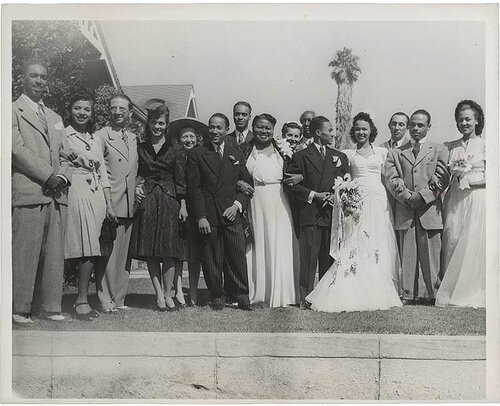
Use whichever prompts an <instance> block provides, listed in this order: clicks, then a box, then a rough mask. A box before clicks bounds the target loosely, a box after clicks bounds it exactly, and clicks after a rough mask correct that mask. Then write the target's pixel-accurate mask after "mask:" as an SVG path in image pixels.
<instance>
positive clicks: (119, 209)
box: [94, 126, 138, 218]
mask: <svg viewBox="0 0 500 406" xmlns="http://www.w3.org/2000/svg"><path fill="white" fill-rule="evenodd" d="M125 134H126V135H127V140H128V148H127V146H126V145H125V142H124V141H123V139H122V137H121V135H120V133H118V132H116V131H113V130H112V128H111V127H109V126H108V127H104V128H101V129H100V130H99V131H96V132H95V133H94V136H97V137H99V138H100V139H101V141H102V142H101V145H102V149H103V151H102V154H103V156H104V163H105V165H106V170H107V173H108V179H109V185H110V187H111V199H112V200H113V207H114V209H115V212H116V215H117V216H118V217H124V218H127V217H128V218H130V217H133V215H134V201H135V186H136V184H137V169H138V158H137V137H136V135H135V134H133V133H131V132H129V131H126V132H125Z"/></svg>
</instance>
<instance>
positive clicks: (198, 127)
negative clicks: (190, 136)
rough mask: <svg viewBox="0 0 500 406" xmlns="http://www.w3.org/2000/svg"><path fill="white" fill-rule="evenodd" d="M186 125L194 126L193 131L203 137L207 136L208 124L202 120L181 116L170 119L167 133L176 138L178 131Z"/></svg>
mask: <svg viewBox="0 0 500 406" xmlns="http://www.w3.org/2000/svg"><path fill="white" fill-rule="evenodd" d="M186 127H192V128H194V129H195V131H197V132H199V133H201V135H203V138H205V137H208V126H207V125H206V124H205V123H204V122H202V121H200V120H198V119H197V118H193V117H181V118H177V119H175V120H172V121H171V122H170V124H169V125H168V133H169V134H170V135H171V136H174V137H176V138H178V137H179V132H180V131H181V130H182V129H183V128H186Z"/></svg>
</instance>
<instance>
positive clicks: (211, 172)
mask: <svg viewBox="0 0 500 406" xmlns="http://www.w3.org/2000/svg"><path fill="white" fill-rule="evenodd" d="M238 180H244V181H245V182H247V183H249V184H253V182H252V177H251V176H250V174H249V173H248V170H247V168H246V166H245V157H244V156H243V153H242V152H241V151H240V150H239V149H238V148H236V147H235V146H233V145H231V144H229V143H225V144H224V156H223V158H222V161H221V160H220V157H219V155H218V154H217V152H216V151H215V150H214V149H213V145H212V143H207V144H206V145H205V146H199V147H197V148H193V149H192V150H191V151H189V153H188V160H187V165H186V181H187V194H188V201H189V204H190V207H191V208H192V211H193V216H194V218H195V219H196V220H199V219H200V218H202V217H206V218H207V220H208V222H209V223H210V224H211V225H213V226H221V225H230V224H237V223H240V222H241V213H238V215H237V216H236V219H235V220H234V221H233V222H230V221H228V220H226V219H225V218H224V217H223V216H222V214H223V213H224V211H225V210H226V209H227V208H228V207H230V206H232V205H233V203H234V201H235V200H237V201H238V202H240V204H241V206H242V208H243V209H245V207H246V205H247V203H248V201H249V198H248V197H247V196H245V195H244V194H242V193H241V192H239V191H238V187H237V182H238Z"/></svg>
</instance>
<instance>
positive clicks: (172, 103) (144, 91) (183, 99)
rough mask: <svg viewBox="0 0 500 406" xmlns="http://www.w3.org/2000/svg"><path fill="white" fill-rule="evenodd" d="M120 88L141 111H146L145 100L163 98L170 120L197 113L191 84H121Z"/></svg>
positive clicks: (194, 115) (193, 115) (195, 115)
mask: <svg viewBox="0 0 500 406" xmlns="http://www.w3.org/2000/svg"><path fill="white" fill-rule="evenodd" d="M122 90H123V92H124V93H125V94H126V95H127V96H128V97H130V98H131V99H132V102H133V103H134V104H135V105H136V106H137V107H139V109H140V110H141V111H142V112H143V113H146V110H145V109H144V103H145V102H146V101H147V100H149V99H153V98H159V99H163V100H165V102H166V104H167V107H168V109H169V110H170V121H172V120H175V119H176V118H180V117H185V116H191V117H195V118H196V117H197V115H198V113H197V109H196V102H195V98H194V90H193V85H145V86H122Z"/></svg>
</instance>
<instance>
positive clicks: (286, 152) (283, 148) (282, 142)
mask: <svg viewBox="0 0 500 406" xmlns="http://www.w3.org/2000/svg"><path fill="white" fill-rule="evenodd" d="M275 141H276V147H277V148H278V151H279V153H280V155H281V156H282V157H283V159H285V158H288V159H292V155H293V150H292V147H290V144H289V143H288V141H287V140H286V139H285V138H275Z"/></svg>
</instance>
